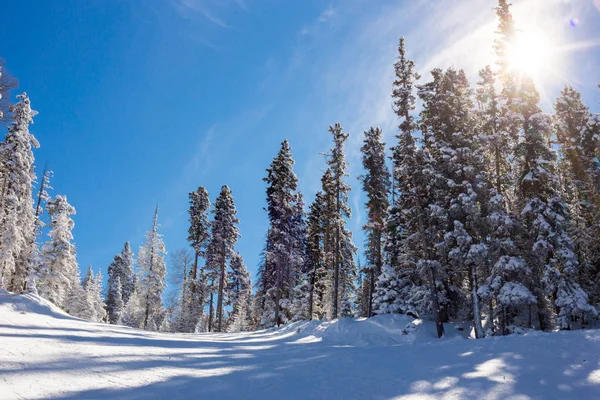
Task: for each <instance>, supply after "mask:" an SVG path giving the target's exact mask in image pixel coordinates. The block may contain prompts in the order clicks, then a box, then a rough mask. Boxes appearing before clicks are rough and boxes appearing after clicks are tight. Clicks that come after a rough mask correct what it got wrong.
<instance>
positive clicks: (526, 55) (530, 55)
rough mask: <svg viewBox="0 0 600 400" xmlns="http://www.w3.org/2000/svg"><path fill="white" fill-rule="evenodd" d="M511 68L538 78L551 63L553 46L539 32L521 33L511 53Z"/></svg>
mask: <svg viewBox="0 0 600 400" xmlns="http://www.w3.org/2000/svg"><path fill="white" fill-rule="evenodd" d="M509 55H510V67H511V68H512V69H514V70H516V71H519V72H522V73H524V74H527V75H530V76H531V77H537V76H538V75H539V74H540V73H541V72H542V71H543V70H544V69H545V68H549V67H550V65H549V63H550V62H551V59H550V56H551V46H550V43H549V41H548V40H547V38H546V37H544V36H543V35H542V34H540V33H538V32H520V33H519V36H518V37H517V40H516V42H515V44H514V46H513V47H512V49H511V51H510V53H509Z"/></svg>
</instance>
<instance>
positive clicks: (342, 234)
mask: <svg viewBox="0 0 600 400" xmlns="http://www.w3.org/2000/svg"><path fill="white" fill-rule="evenodd" d="M329 132H330V133H331V134H332V136H333V142H334V146H333V148H332V149H331V150H330V152H329V154H328V155H327V158H326V159H327V165H328V167H329V168H328V170H327V171H328V172H329V176H330V177H329V178H327V179H326V177H325V176H324V178H323V179H325V181H324V184H323V192H324V194H325V196H324V198H325V201H327V202H328V203H330V204H328V205H327V206H326V207H325V208H326V209H327V213H326V214H325V215H324V218H326V219H327V220H328V221H327V225H328V236H329V238H328V239H329V241H330V244H331V245H332V246H331V247H329V246H328V250H329V253H330V254H331V260H332V263H333V265H332V271H331V272H332V273H331V275H332V279H333V280H332V284H331V289H332V290H331V298H332V300H331V302H332V304H331V318H333V319H335V318H337V317H338V316H339V314H340V308H341V307H340V305H341V303H342V301H343V299H344V297H345V296H347V295H351V294H350V293H348V294H346V291H345V288H344V285H345V284H349V283H350V280H351V279H353V278H356V276H353V277H352V276H349V275H348V272H349V271H350V270H351V269H352V268H353V267H354V269H355V267H356V265H355V263H354V260H353V258H354V253H355V252H356V250H355V249H356V248H355V247H354V244H353V243H352V237H351V236H350V235H349V233H350V232H349V231H348V229H346V219H347V218H350V215H351V210H350V206H349V204H348V194H349V193H350V186H349V185H348V184H347V183H346V182H345V180H344V179H345V178H346V177H348V176H349V175H348V172H347V170H348V165H347V162H346V155H345V153H344V143H345V142H346V140H347V139H348V134H347V133H344V131H343V129H342V126H341V125H340V124H339V123H336V124H335V125H333V126H330V127H329ZM326 174H327V172H326ZM349 258H350V259H349Z"/></svg>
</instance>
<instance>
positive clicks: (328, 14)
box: [300, 5, 337, 35]
mask: <svg viewBox="0 0 600 400" xmlns="http://www.w3.org/2000/svg"><path fill="white" fill-rule="evenodd" d="M336 14H337V10H336V8H334V7H333V5H329V6H328V7H327V8H326V9H325V10H323V11H322V12H321V14H319V16H318V17H317V19H316V20H315V21H313V22H311V23H310V24H308V25H307V26H305V27H304V28H302V29H301V30H300V35H312V34H314V33H316V32H317V31H318V29H319V28H320V26H321V25H324V24H327V23H328V22H330V21H331V19H332V18H333V17H335V16H336Z"/></svg>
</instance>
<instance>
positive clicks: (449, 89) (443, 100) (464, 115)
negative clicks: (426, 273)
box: [419, 68, 488, 338]
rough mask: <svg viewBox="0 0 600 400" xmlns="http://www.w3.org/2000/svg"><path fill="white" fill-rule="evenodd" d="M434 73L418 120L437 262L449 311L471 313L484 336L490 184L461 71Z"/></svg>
mask: <svg viewBox="0 0 600 400" xmlns="http://www.w3.org/2000/svg"><path fill="white" fill-rule="evenodd" d="M432 75H433V78H434V80H433V81H432V82H430V83H427V84H425V85H423V86H421V87H420V88H419V97H420V98H421V99H422V101H423V103H424V107H423V111H422V112H421V121H420V122H421V129H422V131H423V136H424V139H425V146H426V149H427V150H428V151H429V153H430V154H431V156H432V160H433V162H434V164H435V169H434V170H433V174H432V175H431V179H432V182H433V183H432V188H433V190H432V199H433V203H432V204H430V206H429V207H430V208H432V209H433V210H434V213H435V219H436V220H437V222H438V223H437V227H436V230H437V233H436V236H437V240H436V243H435V247H436V251H437V253H438V257H439V261H441V262H442V265H444V266H446V267H447V273H448V274H447V276H448V280H447V281H446V283H445V284H446V289H447V290H448V292H449V293H448V294H449V300H450V302H449V307H448V311H449V312H450V314H451V316H458V315H459V312H460V311H464V312H465V313H466V314H467V315H470V316H471V318H472V320H473V326H474V330H475V336H476V337H477V338H481V337H483V336H485V332H484V331H483V327H482V323H481V307H480V298H479V295H478V293H477V291H478V288H479V285H478V282H479V280H480V278H479V274H480V273H481V272H482V270H484V269H485V268H486V263H487V251H488V249H487V244H486V243H485V239H486V237H485V232H484V231H483V230H482V229H481V227H482V225H483V219H484V216H483V215H482V214H481V201H482V197H481V194H482V186H483V188H485V182H486V180H485V175H484V174H483V171H484V170H483V164H484V161H483V157H482V155H481V153H480V151H479V148H478V146H477V145H478V143H477V139H476V135H475V129H474V128H475V120H474V116H473V113H472V109H473V104H472V100H471V97H470V96H471V90H470V87H469V82H468V81H467V78H466V76H465V73H464V71H462V70H458V71H457V70H454V69H452V68H449V69H448V70H447V71H446V72H442V71H441V70H433V71H432ZM465 282H466V284H465ZM461 303H466V304H469V303H470V306H471V308H470V309H464V310H460V307H459V305H460V304H461ZM465 316H466V315H465Z"/></svg>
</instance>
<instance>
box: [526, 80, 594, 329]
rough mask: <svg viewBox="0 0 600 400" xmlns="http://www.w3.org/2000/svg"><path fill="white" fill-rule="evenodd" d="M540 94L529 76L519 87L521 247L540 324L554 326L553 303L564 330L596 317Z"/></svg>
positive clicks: (550, 123)
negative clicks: (583, 286) (584, 286)
mask: <svg viewBox="0 0 600 400" xmlns="http://www.w3.org/2000/svg"><path fill="white" fill-rule="evenodd" d="M538 103H539V94H538V93H537V91H536V90H535V87H534V85H533V82H532V81H531V79H524V82H523V86H522V89H521V110H522V113H523V114H522V115H523V121H524V124H523V142H522V143H520V144H519V145H518V146H517V153H516V155H517V157H518V158H517V159H518V162H519V167H520V174H519V180H518V192H517V193H518V196H519V197H518V199H519V204H520V205H521V206H522V209H521V218H522V223H523V225H524V232H525V233H524V238H523V245H524V249H526V251H527V252H526V253H525V254H526V260H527V262H528V263H529V265H530V266H531V267H532V271H533V293H534V295H535V297H536V300H537V309H538V323H539V327H540V329H542V330H548V329H552V327H553V325H554V307H551V306H550V304H549V301H548V300H549V299H550V300H552V303H554V306H556V307H557V309H558V320H557V323H558V326H559V327H560V328H561V329H568V328H569V327H570V324H571V320H572V319H576V318H580V319H581V318H584V317H587V316H590V315H596V314H597V313H596V310H595V309H594V308H593V307H592V306H591V305H589V303H588V296H587V294H586V293H585V291H583V289H581V287H580V286H579V284H578V283H577V281H578V275H579V262H578V260H577V256H576V254H575V253H574V251H573V250H574V245H573V241H572V239H571V237H570V236H569V235H568V233H567V230H566V227H567V224H568V223H569V218H570V215H569V211H568V207H567V204H566V203H565V201H564V200H563V199H562V198H561V197H560V193H559V191H558V187H559V183H558V178H557V175H556V170H555V168H556V154H555V152H554V151H553V150H552V149H551V148H550V147H549V145H548V143H547V141H548V138H549V137H550V136H551V135H552V121H551V118H550V117H549V116H548V115H546V114H544V113H542V110H541V109H540V108H539V106H538Z"/></svg>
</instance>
